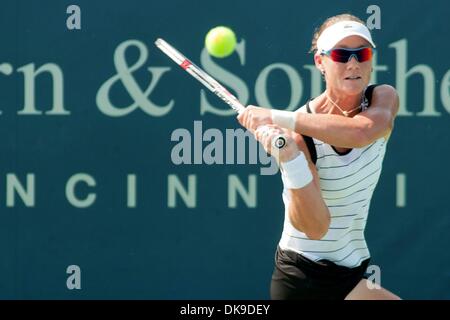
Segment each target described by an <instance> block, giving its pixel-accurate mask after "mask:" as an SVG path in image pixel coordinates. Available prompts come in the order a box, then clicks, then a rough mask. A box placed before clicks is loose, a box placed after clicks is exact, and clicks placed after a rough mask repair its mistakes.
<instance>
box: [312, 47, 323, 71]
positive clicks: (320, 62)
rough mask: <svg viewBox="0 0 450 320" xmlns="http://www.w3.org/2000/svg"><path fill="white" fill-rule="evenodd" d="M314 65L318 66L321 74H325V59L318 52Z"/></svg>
mask: <svg viewBox="0 0 450 320" xmlns="http://www.w3.org/2000/svg"><path fill="white" fill-rule="evenodd" d="M314 64H315V65H316V68H317V69H319V71H320V73H322V74H323V71H324V70H325V69H324V65H323V59H322V56H321V55H320V54H318V53H317V52H316V53H315V54H314Z"/></svg>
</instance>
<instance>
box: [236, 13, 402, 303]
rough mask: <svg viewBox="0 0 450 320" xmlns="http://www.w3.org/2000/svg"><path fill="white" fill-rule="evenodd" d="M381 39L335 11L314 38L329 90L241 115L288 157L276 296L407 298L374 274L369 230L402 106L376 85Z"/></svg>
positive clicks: (242, 120)
mask: <svg viewBox="0 0 450 320" xmlns="http://www.w3.org/2000/svg"><path fill="white" fill-rule="evenodd" d="M374 48H375V44H374V42H373V40H372V37H371V34H370V31H369V30H368V29H367V27H366V26H365V25H364V23H363V22H362V21H361V20H360V19H358V18H357V17H355V16H353V15H350V14H343V15H338V16H334V17H331V18H329V19H327V20H326V21H325V22H324V23H323V25H322V26H321V27H320V28H319V29H318V30H316V33H315V34H314V37H313V41H312V52H314V62H315V65H316V67H317V68H318V69H319V71H320V72H321V73H322V75H323V77H324V80H325V82H326V89H325V91H324V92H323V93H322V94H321V95H319V96H318V97H315V98H314V99H311V100H310V101H308V102H307V103H306V105H304V106H302V107H301V108H299V109H298V110H297V111H295V112H287V111H280V110H269V109H266V108H260V107H256V106H249V107H247V108H246V110H245V111H244V112H243V113H241V114H240V115H239V116H238V120H239V121H240V123H241V124H242V125H243V126H245V127H246V128H247V129H249V130H252V131H253V132H254V133H255V136H256V138H257V139H258V141H260V142H261V143H262V144H263V146H264V148H265V149H266V151H267V152H269V153H271V154H272V155H273V156H275V157H276V158H277V159H278V161H279V163H280V169H281V176H282V180H283V185H284V190H283V201H284V204H285V222H284V228H283V233H282V236H281V239H280V242H279V245H278V248H277V252H276V259H275V261H276V263H275V269H274V273H273V276H272V283H271V297H272V299H399V297H398V296H396V295H395V294H393V293H391V292H389V291H388V290H386V289H384V288H381V287H380V286H376V287H375V288H374V285H373V284H372V283H370V282H369V281H368V280H367V278H365V271H366V268H367V266H368V264H369V260H370V253H369V249H368V248H367V244H366V241H365V238H364V229H365V226H366V221H367V216H368V212H369V207H370V201H371V198H372V194H373V191H374V189H375V187H376V185H377V183H378V179H379V177H380V174H381V169H382V163H383V158H384V154H385V151H386V144H387V142H388V138H389V135H390V133H391V131H392V129H393V123H394V119H395V116H396V114H397V111H398V105H399V102H398V96H397V93H396V90H395V89H394V88H393V87H391V86H388V85H369V79H370V75H371V71H372V55H373V52H374ZM262 125H266V126H268V127H269V128H271V130H269V131H267V130H265V131H264V130H260V129H259V128H261V126H262ZM278 134H285V135H287V142H288V145H287V147H285V148H283V149H281V150H280V151H278V150H274V149H272V147H271V146H272V143H271V141H272V139H274V137H275V136H276V135H278Z"/></svg>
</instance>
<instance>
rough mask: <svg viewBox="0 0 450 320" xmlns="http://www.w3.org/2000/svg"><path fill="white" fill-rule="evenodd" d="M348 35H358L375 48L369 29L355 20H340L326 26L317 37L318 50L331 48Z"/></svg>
mask: <svg viewBox="0 0 450 320" xmlns="http://www.w3.org/2000/svg"><path fill="white" fill-rule="evenodd" d="M350 36H360V37H361V38H364V39H366V40H367V41H369V43H370V44H371V45H372V47H373V48H375V44H374V43H373V40H372V36H371V35H370V31H369V29H367V27H366V26H365V25H363V24H362V23H359V22H356V21H341V22H338V23H335V24H333V25H331V26H329V27H328V28H326V29H325V30H324V31H323V32H322V34H321V35H320V37H319V39H317V50H318V52H323V51H328V50H331V49H332V48H333V47H334V46H335V45H336V44H337V43H338V42H339V41H341V40H342V39H344V38H347V37H350Z"/></svg>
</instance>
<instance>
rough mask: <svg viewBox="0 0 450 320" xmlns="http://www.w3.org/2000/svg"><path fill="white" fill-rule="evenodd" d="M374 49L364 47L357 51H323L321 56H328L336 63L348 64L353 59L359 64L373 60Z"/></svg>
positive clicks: (340, 49) (342, 49)
mask: <svg viewBox="0 0 450 320" xmlns="http://www.w3.org/2000/svg"><path fill="white" fill-rule="evenodd" d="M373 51H374V49H373V48H372V47H362V48H357V49H346V48H337V49H331V50H328V51H322V52H321V53H320V55H326V56H329V57H330V58H331V60H333V61H335V62H341V63H347V62H349V61H350V59H351V58H352V57H355V58H356V60H358V61H359V62H364V61H368V60H370V59H372V56H373Z"/></svg>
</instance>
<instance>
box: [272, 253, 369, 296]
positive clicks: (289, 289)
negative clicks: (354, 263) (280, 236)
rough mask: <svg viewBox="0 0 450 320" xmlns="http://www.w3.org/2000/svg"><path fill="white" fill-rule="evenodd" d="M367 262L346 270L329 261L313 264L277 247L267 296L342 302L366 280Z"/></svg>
mask: <svg viewBox="0 0 450 320" xmlns="http://www.w3.org/2000/svg"><path fill="white" fill-rule="evenodd" d="M369 261H370V259H367V260H364V261H363V262H362V263H361V265H360V266H358V267H355V268H347V267H344V266H339V265H337V264H335V263H333V262H331V261H329V260H319V261H317V262H314V261H312V260H310V259H308V258H306V257H304V256H303V255H301V254H298V253H296V252H293V251H288V250H282V249H281V248H280V247H278V248H277V252H276V254H275V269H274V271H273V275H272V282H271V286H270V295H271V298H272V299H273V300H301V299H317V300H344V298H345V297H346V296H347V294H349V293H350V291H352V290H353V288H354V287H355V286H356V285H357V284H358V283H359V281H360V280H361V279H363V278H365V276H364V273H365V271H366V269H367V266H368V265H369Z"/></svg>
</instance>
